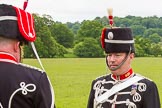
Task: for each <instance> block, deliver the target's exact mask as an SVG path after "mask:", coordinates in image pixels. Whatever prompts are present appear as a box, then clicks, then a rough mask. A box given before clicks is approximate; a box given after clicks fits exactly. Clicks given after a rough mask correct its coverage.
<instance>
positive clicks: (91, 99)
mask: <svg viewBox="0 0 162 108" xmlns="http://www.w3.org/2000/svg"><path fill="white" fill-rule="evenodd" d="M94 83H95V81H93V82H92V84H91V90H90V94H89V99H88V104H87V108H93V104H94V103H93V102H94V90H93V85H94Z"/></svg>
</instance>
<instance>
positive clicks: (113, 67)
mask: <svg viewBox="0 0 162 108" xmlns="http://www.w3.org/2000/svg"><path fill="white" fill-rule="evenodd" d="M109 69H110V70H111V71H115V70H117V69H118V66H112V67H109Z"/></svg>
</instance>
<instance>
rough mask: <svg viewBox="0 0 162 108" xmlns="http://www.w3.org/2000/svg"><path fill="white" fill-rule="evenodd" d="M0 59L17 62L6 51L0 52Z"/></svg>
mask: <svg viewBox="0 0 162 108" xmlns="http://www.w3.org/2000/svg"><path fill="white" fill-rule="evenodd" d="M0 61H2V62H10V63H18V62H17V60H16V58H15V57H14V56H13V55H11V54H9V53H6V52H0Z"/></svg>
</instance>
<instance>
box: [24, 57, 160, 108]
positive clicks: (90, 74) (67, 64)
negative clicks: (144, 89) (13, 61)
mask: <svg viewBox="0 0 162 108" xmlns="http://www.w3.org/2000/svg"><path fill="white" fill-rule="evenodd" d="M41 60H42V62H43V65H44V68H45V70H46V72H47V74H48V76H49V77H50V80H51V82H52V85H53V87H54V90H55V98H56V101H55V103H56V106H57V108H86V105H87V101H88V96H89V91H90V87H91V82H92V80H93V79H95V78H96V77H98V76H101V75H104V74H107V73H109V71H108V70H107V68H106V64H105V59H104V58H59V59H58V58H57V59H41ZM24 63H27V64H30V65H33V66H36V67H40V66H39V64H38V62H37V60H36V59H35V60H34V59H25V60H24ZM132 67H133V70H134V71H135V72H136V73H139V74H141V75H144V76H146V77H148V78H150V79H152V80H153V81H154V82H155V83H156V84H157V86H158V90H159V95H160V99H161V100H162V84H161V82H162V58H135V59H134V61H133V63H132Z"/></svg>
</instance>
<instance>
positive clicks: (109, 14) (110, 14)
mask: <svg viewBox="0 0 162 108" xmlns="http://www.w3.org/2000/svg"><path fill="white" fill-rule="evenodd" d="M107 11H108V20H109V24H110V27H113V24H114V22H113V14H112V13H113V9H112V8H109V9H108V10H107Z"/></svg>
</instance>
